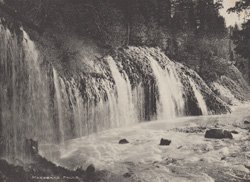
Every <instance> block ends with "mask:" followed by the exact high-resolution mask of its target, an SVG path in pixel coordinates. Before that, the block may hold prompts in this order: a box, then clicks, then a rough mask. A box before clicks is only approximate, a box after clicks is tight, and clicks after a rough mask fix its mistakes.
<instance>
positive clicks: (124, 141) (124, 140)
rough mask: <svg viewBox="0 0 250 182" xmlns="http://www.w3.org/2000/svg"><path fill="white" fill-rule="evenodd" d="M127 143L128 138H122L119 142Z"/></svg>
mask: <svg viewBox="0 0 250 182" xmlns="http://www.w3.org/2000/svg"><path fill="white" fill-rule="evenodd" d="M126 143H129V142H128V140H126V139H121V140H120V141H119V144H126Z"/></svg>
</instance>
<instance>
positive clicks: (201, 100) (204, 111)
mask: <svg viewBox="0 0 250 182" xmlns="http://www.w3.org/2000/svg"><path fill="white" fill-rule="evenodd" d="M188 80H189V82H190V85H191V87H192V89H193V92H194V95H195V98H196V99H197V102H198V106H199V108H200V109H201V113H202V115H207V114H208V111H207V105H206V102H205V101H204V98H203V96H202V95H201V93H200V91H199V90H198V89H197V87H196V84H195V82H194V81H193V79H192V78H190V77H188Z"/></svg>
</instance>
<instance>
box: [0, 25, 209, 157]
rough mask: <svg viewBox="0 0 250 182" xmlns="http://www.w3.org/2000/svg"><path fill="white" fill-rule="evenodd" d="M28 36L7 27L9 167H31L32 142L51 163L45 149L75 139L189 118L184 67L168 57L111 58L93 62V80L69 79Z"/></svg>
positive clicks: (3, 117)
mask: <svg viewBox="0 0 250 182" xmlns="http://www.w3.org/2000/svg"><path fill="white" fill-rule="evenodd" d="M22 33H23V36H20V37H22V38H23V40H22V41H21V42H20V40H19V39H20V37H18V36H17V35H15V34H14V33H11V32H10V31H9V30H8V29H6V28H4V27H3V26H1V25H0V49H1V52H0V64H1V65H0V83H1V84H0V89H1V91H0V130H1V133H0V135H1V137H2V138H3V142H2V143H3V147H2V148H3V150H4V151H1V152H2V153H4V154H3V156H4V157H6V158H7V159H8V160H13V159H15V158H20V159H22V160H23V161H26V160H27V159H26V158H25V150H26V149H25V145H24V144H25V140H26V139H31V138H32V139H33V140H36V141H38V142H39V146H41V148H39V150H40V152H41V153H42V154H43V155H44V156H46V157H47V156H50V157H51V156H53V155H52V154H47V153H46V147H48V146H51V145H54V144H61V146H64V143H66V142H67V141H68V140H70V139H72V138H76V137H81V136H84V135H90V134H92V133H97V132H99V131H103V130H107V129H110V128H115V127H123V126H130V125H131V124H135V123H137V122H141V121H145V120H152V119H155V116H156V114H157V117H158V119H171V118H175V117H178V116H183V115H184V113H185V112H184V111H185V107H184V106H185V100H184V98H183V95H185V92H187V89H186V90H185V88H184V87H183V85H182V81H183V80H182V79H183V78H182V76H180V75H181V74H180V70H179V69H178V65H177V64H176V63H174V62H172V61H170V60H168V58H167V57H166V56H165V55H164V56H165V57H164V56H162V55H157V53H156V52H153V51H152V52H151V54H150V55H152V54H155V55H156V56H161V58H162V61H159V60H156V59H154V58H153V57H152V56H150V55H149V54H148V55H147V54H146V52H149V51H150V49H143V48H140V49H142V52H144V54H142V55H143V56H144V58H145V59H135V60H133V62H132V61H131V62H129V61H127V60H126V61H123V60H122V59H121V60H116V61H115V60H114V59H113V58H112V57H110V56H108V57H106V58H105V60H104V61H103V62H102V63H100V64H99V65H94V64H95V63H93V68H92V70H91V71H92V72H91V71H90V72H91V73H89V72H87V73H84V74H79V75H78V74H75V75H74V76H67V77H66V76H65V75H64V74H63V73H62V71H61V70H60V69H55V67H54V66H53V64H52V63H48V62H46V61H45V60H43V57H42V55H40V53H39V51H38V50H37V48H36V45H35V43H34V42H33V41H32V40H31V39H30V38H29V36H28V34H27V33H26V32H25V31H24V30H22ZM132 53H133V52H131V54H132ZM134 53H136V55H137V54H140V52H139V51H138V52H136V51H135V52H134ZM145 55H147V56H145ZM142 60H143V61H142ZM105 63H108V64H107V65H106V64H105ZM130 63H131V64H130ZM132 63H133V64H132ZM148 63H149V64H148ZM54 64H57V63H54ZM148 65H149V66H148ZM59 68H60V66H59ZM95 69H96V70H95ZM140 69H141V70H140ZM93 70H94V71H96V72H93ZM133 71H134V73H133ZM97 73H98V74H97ZM185 79H186V77H185ZM186 80H187V79H186ZM188 80H189V82H190V85H191V87H192V89H193V93H194V95H195V97H196V99H197V103H198V105H199V107H200V109H201V111H202V114H204V115H205V114H207V108H206V103H205V101H204V99H203V97H202V95H201V93H200V92H199V89H198V88H197V85H195V82H194V81H193V80H192V79H191V78H189V79H188ZM186 95H188V94H186ZM42 146H45V148H42Z"/></svg>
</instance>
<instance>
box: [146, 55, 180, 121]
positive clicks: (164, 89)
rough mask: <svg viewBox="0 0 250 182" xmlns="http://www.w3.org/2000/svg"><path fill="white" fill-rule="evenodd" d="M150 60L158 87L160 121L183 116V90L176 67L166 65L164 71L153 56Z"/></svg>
mask: <svg viewBox="0 0 250 182" xmlns="http://www.w3.org/2000/svg"><path fill="white" fill-rule="evenodd" d="M148 59H149V60H150V64H151V67H152V70H153V73H154V76H155V78H156V82H157V85H158V91H159V104H158V111H157V112H158V119H170V118H175V117H176V116H178V115H179V116H180V115H182V114H183V113H184V99H183V97H182V95H183V93H182V91H183V90H182V86H181V83H180V81H179V78H178V76H177V74H176V71H175V69H174V67H171V65H166V67H167V70H163V69H162V68H161V67H160V65H159V64H158V63H157V62H156V61H155V60H154V59H153V58H152V57H151V56H149V57H148Z"/></svg>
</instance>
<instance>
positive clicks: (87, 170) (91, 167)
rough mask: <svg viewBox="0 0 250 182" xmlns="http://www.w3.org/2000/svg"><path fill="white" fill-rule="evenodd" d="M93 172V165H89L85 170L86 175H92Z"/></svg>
mask: <svg viewBox="0 0 250 182" xmlns="http://www.w3.org/2000/svg"><path fill="white" fill-rule="evenodd" d="M94 172H95V166H94V165H93V164H90V165H89V166H88V167H87V169H86V173H87V174H92V173H94Z"/></svg>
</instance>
